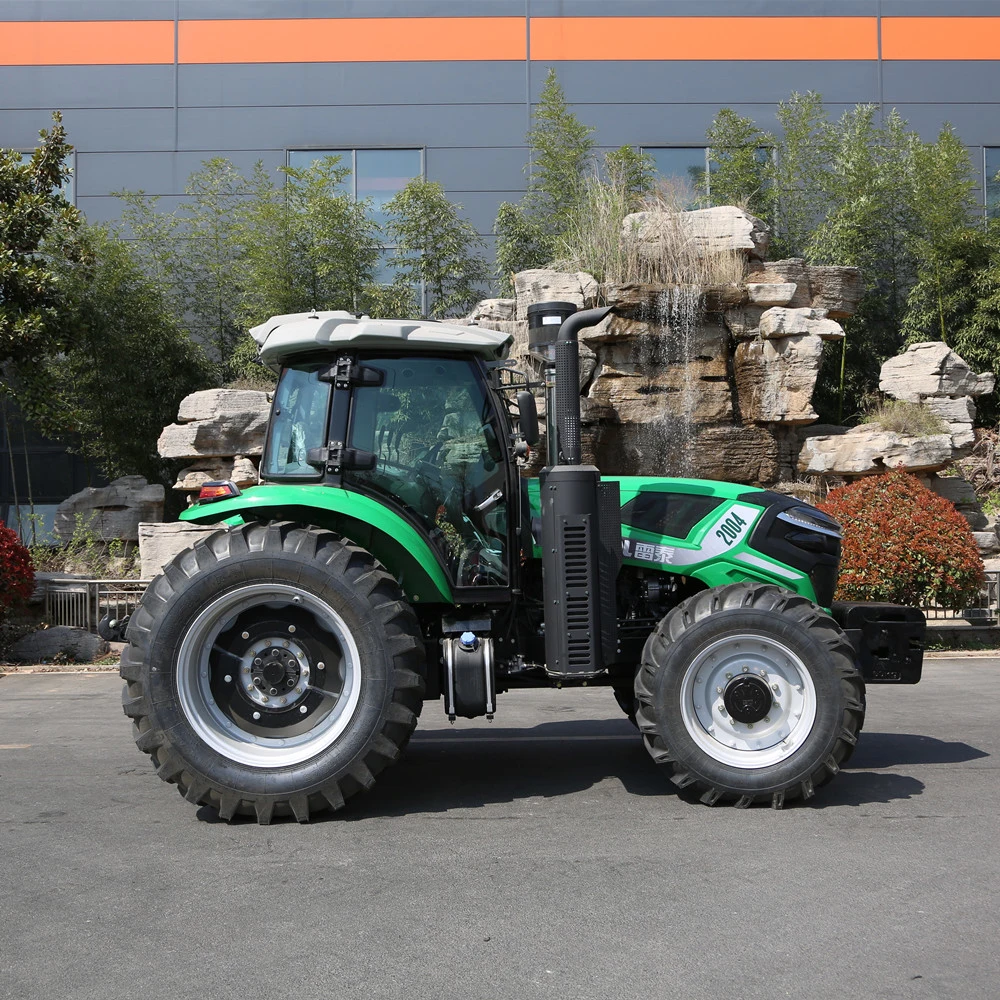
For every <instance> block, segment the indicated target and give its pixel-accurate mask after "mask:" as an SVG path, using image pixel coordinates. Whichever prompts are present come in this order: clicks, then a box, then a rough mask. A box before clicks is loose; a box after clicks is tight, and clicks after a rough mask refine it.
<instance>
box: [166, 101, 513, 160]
mask: <svg viewBox="0 0 1000 1000" xmlns="http://www.w3.org/2000/svg"><path fill="white" fill-rule="evenodd" d="M179 119H180V131H179V140H178V148H179V149H183V150H187V149H208V148H210V147H212V146H215V147H217V148H222V149H258V148H260V147H261V146H285V147H288V146H328V147H329V148H332V149H337V148H341V147H351V146H387V145H393V146H425V145H435V146H449V145H454V146H458V147H462V146H495V145H497V142H498V137H499V139H500V141H501V142H503V141H504V140H505V139H506V137H508V136H509V137H511V138H510V142H511V143H512V144H513V143H514V142H520V139H521V136H522V135H523V134H524V106H523V105H505V104H498V105H494V106H492V107H490V108H488V109H484V108H483V107H482V106H480V105H475V104H454V105H439V106H438V107H425V108H422V109H421V110H420V111H416V110H414V109H413V108H407V107H398V106H397V107H379V108H368V107H357V108H342V107H315V108H181V110H180V115H179Z"/></svg>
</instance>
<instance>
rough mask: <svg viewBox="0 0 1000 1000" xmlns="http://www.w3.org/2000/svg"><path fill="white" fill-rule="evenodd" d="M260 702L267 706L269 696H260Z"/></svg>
mask: <svg viewBox="0 0 1000 1000" xmlns="http://www.w3.org/2000/svg"><path fill="white" fill-rule="evenodd" d="M260 700H261V701H262V702H264V703H265V704H266V703H267V695H266V694H262V695H261V696H260Z"/></svg>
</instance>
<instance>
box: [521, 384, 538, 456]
mask: <svg viewBox="0 0 1000 1000" xmlns="http://www.w3.org/2000/svg"><path fill="white" fill-rule="evenodd" d="M517 411H518V418H517V422H518V426H519V427H520V429H521V437H523V438H524V440H525V441H526V442H527V443H528V444H538V437H539V435H538V407H537V406H536V405H535V397H534V396H532V394H531V393H530V392H528V390H527V389H522V390H521V391H520V392H519V393H518V394H517Z"/></svg>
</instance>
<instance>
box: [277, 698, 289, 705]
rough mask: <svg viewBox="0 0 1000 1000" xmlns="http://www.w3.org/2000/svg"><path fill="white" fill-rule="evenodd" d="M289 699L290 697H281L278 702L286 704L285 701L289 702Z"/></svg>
mask: <svg viewBox="0 0 1000 1000" xmlns="http://www.w3.org/2000/svg"><path fill="white" fill-rule="evenodd" d="M287 701H288V699H287V698H281V699H279V701H278V704H279V705H284V704H285V702H287Z"/></svg>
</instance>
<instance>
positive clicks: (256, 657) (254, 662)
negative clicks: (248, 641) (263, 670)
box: [253, 656, 264, 667]
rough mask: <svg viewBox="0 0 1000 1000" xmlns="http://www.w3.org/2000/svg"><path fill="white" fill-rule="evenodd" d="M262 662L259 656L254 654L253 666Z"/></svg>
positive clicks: (257, 665)
mask: <svg viewBox="0 0 1000 1000" xmlns="http://www.w3.org/2000/svg"><path fill="white" fill-rule="evenodd" d="M263 662H264V661H263V660H262V659H261V658H260V657H259V656H255V657H254V660H253V665H254V666H255V667H259V666H260V665H261V664H262V663H263Z"/></svg>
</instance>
